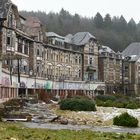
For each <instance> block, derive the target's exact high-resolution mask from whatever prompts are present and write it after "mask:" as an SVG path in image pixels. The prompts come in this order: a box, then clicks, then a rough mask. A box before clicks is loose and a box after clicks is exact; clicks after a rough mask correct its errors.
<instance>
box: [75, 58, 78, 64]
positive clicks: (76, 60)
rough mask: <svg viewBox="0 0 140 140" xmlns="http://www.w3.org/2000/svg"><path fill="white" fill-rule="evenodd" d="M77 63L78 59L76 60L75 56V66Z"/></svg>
mask: <svg viewBox="0 0 140 140" xmlns="http://www.w3.org/2000/svg"><path fill="white" fill-rule="evenodd" d="M77 62H78V59H77V56H76V57H75V64H77Z"/></svg>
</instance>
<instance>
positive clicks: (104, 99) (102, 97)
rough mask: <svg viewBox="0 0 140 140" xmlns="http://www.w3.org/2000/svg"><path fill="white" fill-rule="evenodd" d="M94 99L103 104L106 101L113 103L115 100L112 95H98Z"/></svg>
mask: <svg viewBox="0 0 140 140" xmlns="http://www.w3.org/2000/svg"><path fill="white" fill-rule="evenodd" d="M95 99H98V100H101V101H104V102H105V101H107V100H111V101H115V100H116V99H117V98H116V97H115V96H113V95H98V96H96V98H95Z"/></svg>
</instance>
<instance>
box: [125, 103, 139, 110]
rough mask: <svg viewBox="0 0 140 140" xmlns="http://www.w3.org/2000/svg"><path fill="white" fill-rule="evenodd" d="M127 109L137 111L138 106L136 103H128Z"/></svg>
mask: <svg viewBox="0 0 140 140" xmlns="http://www.w3.org/2000/svg"><path fill="white" fill-rule="evenodd" d="M126 108H129V109H137V108H138V105H137V104H136V103H134V102H128V103H127V105H126Z"/></svg>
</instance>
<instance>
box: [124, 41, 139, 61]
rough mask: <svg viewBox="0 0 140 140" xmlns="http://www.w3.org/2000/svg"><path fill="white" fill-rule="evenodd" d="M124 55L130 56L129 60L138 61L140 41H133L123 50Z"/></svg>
mask: <svg viewBox="0 0 140 140" xmlns="http://www.w3.org/2000/svg"><path fill="white" fill-rule="evenodd" d="M122 55H123V57H129V61H137V60H138V59H139V58H140V42H134V43H131V44H130V45H129V46H128V47H127V48H126V49H125V50H124V51H123V52H122Z"/></svg>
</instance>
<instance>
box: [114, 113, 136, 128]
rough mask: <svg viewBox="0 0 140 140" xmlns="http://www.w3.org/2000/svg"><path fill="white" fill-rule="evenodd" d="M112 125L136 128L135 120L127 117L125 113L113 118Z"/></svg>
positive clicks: (129, 116)
mask: <svg viewBox="0 0 140 140" xmlns="http://www.w3.org/2000/svg"><path fill="white" fill-rule="evenodd" d="M113 124H114V125H118V126H127V127H137V126H138V120H137V118H135V117H133V116H131V115H129V114H128V113H127V112H125V113H123V114H121V115H120V116H116V117H114V118H113Z"/></svg>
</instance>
